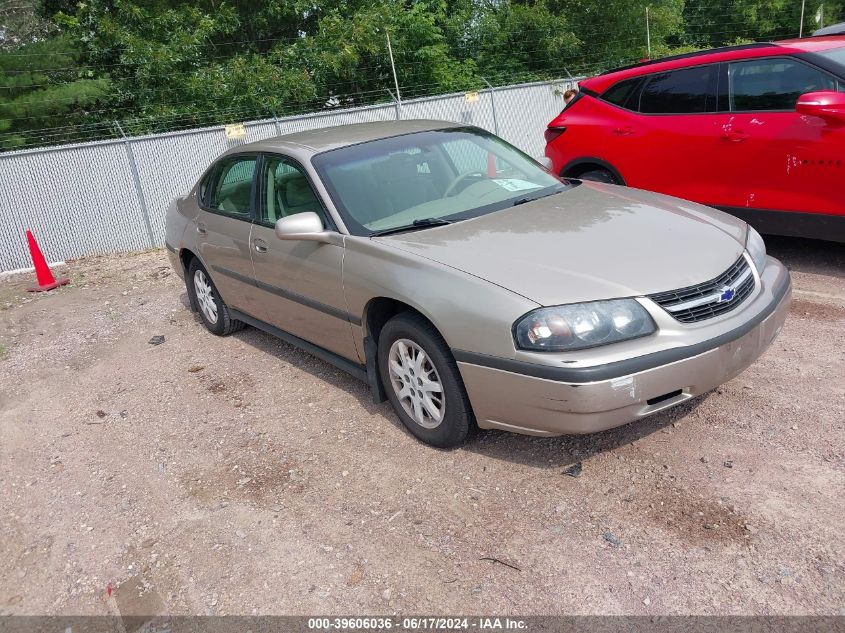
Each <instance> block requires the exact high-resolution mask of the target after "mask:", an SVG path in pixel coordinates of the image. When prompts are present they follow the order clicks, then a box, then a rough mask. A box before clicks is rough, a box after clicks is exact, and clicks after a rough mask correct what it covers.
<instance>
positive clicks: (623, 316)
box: [513, 299, 657, 352]
mask: <svg viewBox="0 0 845 633" xmlns="http://www.w3.org/2000/svg"><path fill="white" fill-rule="evenodd" d="M655 331H657V326H656V325H655V324H654V320H653V319H652V318H651V315H650V314H649V313H648V312H647V311H646V309H645V308H643V307H642V306H641V305H640V304H639V303H637V302H636V301H634V300H633V299H614V300H612V301H592V302H590V303H573V304H570V305H565V306H554V307H550V308H537V309H536V310H532V311H531V312H529V313H528V314H526V315H525V316H524V317H522V318H521V319H520V320H519V321H517V322H516V324H515V325H514V329H513V332H514V338H515V339H516V346H517V347H518V348H519V349H526V350H534V351H541V352H568V351H571V350H576V349H584V348H587V347H597V346H598V345H607V344H608V343H617V342H619V341H626V340H628V339H632V338H638V337H640V336H646V335H648V334H651V333H653V332H655Z"/></svg>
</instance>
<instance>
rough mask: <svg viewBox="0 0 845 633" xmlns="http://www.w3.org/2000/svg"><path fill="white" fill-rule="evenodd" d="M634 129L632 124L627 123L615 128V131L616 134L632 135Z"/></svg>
mask: <svg viewBox="0 0 845 633" xmlns="http://www.w3.org/2000/svg"><path fill="white" fill-rule="evenodd" d="M634 131H635V130H634V128H632V127H631V126H630V125H626V126H624V127H618V128H616V129H615V130H613V133H614V134H616V136H631V134H633V133H634Z"/></svg>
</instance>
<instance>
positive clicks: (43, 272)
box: [26, 229, 70, 292]
mask: <svg viewBox="0 0 845 633" xmlns="http://www.w3.org/2000/svg"><path fill="white" fill-rule="evenodd" d="M26 239H27V241H28V242H29V254H30V256H31V257H32V265H33V266H35V276H36V277H37V278H38V286H37V287H35V288H27V290H28V291H29V292H46V291H47V290H52V289H53V288H58V287H59V286H64V285H65V284H69V283H70V279H59V280H58V281H56V278H55V277H53V273H52V272H50V267H49V266H48V265H47V260H46V259H44V255H43V254H42V253H41V249H40V248H38V243H37V242H36V241H35V238H34V237H33V236H32V231H30V230H29V229H27V231H26Z"/></svg>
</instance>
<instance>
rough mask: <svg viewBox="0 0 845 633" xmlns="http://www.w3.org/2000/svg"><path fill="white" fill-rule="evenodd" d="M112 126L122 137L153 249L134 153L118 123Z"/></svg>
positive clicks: (147, 213)
mask: <svg viewBox="0 0 845 633" xmlns="http://www.w3.org/2000/svg"><path fill="white" fill-rule="evenodd" d="M114 124H115V126H117V129H118V131H119V132H120V135H121V136H122V137H123V144H124V146H125V147H126V158H128V159H129V169H130V171H131V172H132V180H133V182H134V183H135V194H136V195H137V196H138V204H139V205H140V206H141V215H143V216H144V224H145V225H146V227H147V236H148V237H149V238H150V246H151V247H152V248H155V246H156V241H155V237H153V225H152V224H151V223H150V213H149V211H148V210H147V201H146V200H145V199H144V190H143V189H142V188H141V178H140V176H138V166H137V164H136V163H135V152H133V151H132V143H131V142H130V141H129V137H128V136H126V134H125V133H124V131H123V128H122V127H120V123H118V122H117V121H115V122H114Z"/></svg>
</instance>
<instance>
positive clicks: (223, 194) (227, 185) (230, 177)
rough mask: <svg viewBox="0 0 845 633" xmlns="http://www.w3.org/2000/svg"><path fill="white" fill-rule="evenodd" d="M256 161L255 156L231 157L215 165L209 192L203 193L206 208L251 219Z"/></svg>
mask: <svg viewBox="0 0 845 633" xmlns="http://www.w3.org/2000/svg"><path fill="white" fill-rule="evenodd" d="M257 161H258V159H257V157H255V156H232V157H230V158H224V159H223V160H221V161H220V162H219V163H217V165H216V166H215V168H214V172H213V174H212V176H211V179H210V185H211V187H210V191H208V192H205V196H206V197H205V200H206V204H207V205H208V207H209V208H210V209H211V210H213V211H217V212H219V213H223V214H225V215H231V216H233V217H237V218H242V219H249V218H251V217H252V182H253V179H254V178H255V166H256V163H257Z"/></svg>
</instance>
